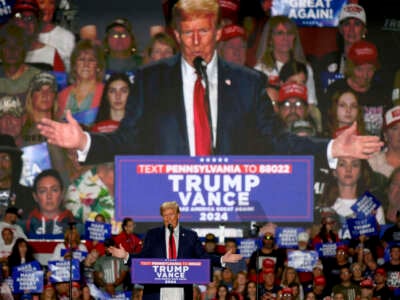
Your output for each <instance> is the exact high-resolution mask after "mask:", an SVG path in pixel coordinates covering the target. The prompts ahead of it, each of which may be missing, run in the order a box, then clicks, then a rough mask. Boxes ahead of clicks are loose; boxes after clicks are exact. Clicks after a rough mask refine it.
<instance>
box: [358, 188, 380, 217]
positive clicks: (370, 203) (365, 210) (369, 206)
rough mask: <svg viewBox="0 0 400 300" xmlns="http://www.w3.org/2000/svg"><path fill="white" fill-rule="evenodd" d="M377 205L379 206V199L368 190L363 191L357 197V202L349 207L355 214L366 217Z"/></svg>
mask: <svg viewBox="0 0 400 300" xmlns="http://www.w3.org/2000/svg"><path fill="white" fill-rule="evenodd" d="M379 206H381V203H380V202H379V200H378V199H376V197H375V196H374V195H372V194H371V193H370V192H365V193H364V194H362V195H361V197H360V198H358V199H357V202H356V203H354V204H353V205H352V206H351V209H352V210H353V211H354V212H355V213H356V215H357V216H360V217H366V216H369V215H371V213H372V212H373V211H374V210H376V209H378V207H379Z"/></svg>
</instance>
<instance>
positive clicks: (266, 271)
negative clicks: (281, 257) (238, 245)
mask: <svg viewBox="0 0 400 300" xmlns="http://www.w3.org/2000/svg"><path fill="white" fill-rule="evenodd" d="M262 272H263V274H271V273H275V269H274V268H267V269H263V271H262Z"/></svg>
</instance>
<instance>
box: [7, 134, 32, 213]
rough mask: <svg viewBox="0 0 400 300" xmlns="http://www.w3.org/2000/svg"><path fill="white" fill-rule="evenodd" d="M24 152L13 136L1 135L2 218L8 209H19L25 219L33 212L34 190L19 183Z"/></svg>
mask: <svg viewBox="0 0 400 300" xmlns="http://www.w3.org/2000/svg"><path fill="white" fill-rule="evenodd" d="M21 156H22V151H21V150H20V149H19V148H18V147H17V145H16V144H15V141H14V139H13V137H12V136H10V135H7V134H0V170H1V173H2V174H3V176H0V190H1V193H0V217H1V218H3V217H4V214H5V211H6V210H7V208H8V207H10V206H13V207H18V209H19V213H20V215H21V217H22V218H23V219H25V218H26V217H27V216H28V214H29V213H30V212H31V211H32V209H33V207H34V201H33V197H32V190H31V189H30V188H28V187H25V186H23V185H21V184H20V183H19V181H20V177H21V172H22V157H21Z"/></svg>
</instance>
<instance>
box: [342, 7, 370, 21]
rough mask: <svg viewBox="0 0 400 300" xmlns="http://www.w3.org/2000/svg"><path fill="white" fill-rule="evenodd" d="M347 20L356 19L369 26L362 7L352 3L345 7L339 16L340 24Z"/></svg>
mask: <svg viewBox="0 0 400 300" xmlns="http://www.w3.org/2000/svg"><path fill="white" fill-rule="evenodd" d="M347 18H355V19H358V20H360V21H361V22H363V23H364V25H367V16H366V14H365V10H364V8H363V7H362V6H360V5H358V4H355V3H351V4H347V5H344V6H343V8H342V11H341V12H340V15H339V23H340V22H342V21H343V20H345V19H347Z"/></svg>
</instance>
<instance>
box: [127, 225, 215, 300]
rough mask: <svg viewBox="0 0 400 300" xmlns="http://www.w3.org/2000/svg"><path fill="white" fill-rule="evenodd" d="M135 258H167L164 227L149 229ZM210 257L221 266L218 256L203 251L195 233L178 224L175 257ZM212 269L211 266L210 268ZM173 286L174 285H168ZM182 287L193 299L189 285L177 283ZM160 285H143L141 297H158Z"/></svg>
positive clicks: (189, 297) (186, 295) (186, 296)
mask: <svg viewBox="0 0 400 300" xmlns="http://www.w3.org/2000/svg"><path fill="white" fill-rule="evenodd" d="M131 257H135V258H167V249H166V245H165V227H164V226H163V227H157V228H153V229H150V230H149V231H148V232H147V233H146V235H145V238H144V242H143V249H142V251H141V252H140V253H139V254H137V255H132V256H131ZM184 258H186V259H192V258H196V259H200V258H201V259H210V262H211V265H213V266H221V261H220V256H217V255H209V254H207V253H206V252H205V250H204V248H203V245H202V244H201V242H200V240H199V237H198V236H197V233H196V232H195V231H193V230H190V229H187V228H184V227H182V226H180V228H179V241H178V253H177V259H184ZM211 270H212V268H211ZM168 286H175V285H168ZM178 286H180V287H183V288H184V293H185V299H193V290H192V286H191V285H178ZM161 287H162V285H157V284H154V285H145V287H144V298H143V299H146V300H148V299H159V297H160V288H161Z"/></svg>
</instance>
